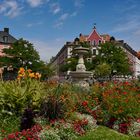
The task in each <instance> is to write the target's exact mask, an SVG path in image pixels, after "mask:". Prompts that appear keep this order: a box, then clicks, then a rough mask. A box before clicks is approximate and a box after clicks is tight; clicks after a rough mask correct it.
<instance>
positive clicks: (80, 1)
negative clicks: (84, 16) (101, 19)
mask: <svg viewBox="0 0 140 140" xmlns="http://www.w3.org/2000/svg"><path fill="white" fill-rule="evenodd" d="M74 6H75V7H77V8H81V7H83V6H84V0H74Z"/></svg>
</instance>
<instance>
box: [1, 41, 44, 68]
mask: <svg viewBox="0 0 140 140" xmlns="http://www.w3.org/2000/svg"><path fill="white" fill-rule="evenodd" d="M3 53H4V54H5V56H3V57H1V58H0V62H1V63H0V64H1V66H7V67H9V66H12V67H13V68H14V69H19V68H20V67H24V68H28V69H29V68H30V69H32V70H34V71H38V70H39V69H40V68H42V67H43V66H44V62H43V61H41V60H40V56H39V53H38V52H37V51H36V50H35V49H34V46H33V44H32V43H30V42H29V41H27V40H23V39H19V40H18V41H16V42H15V43H13V44H12V46H11V47H10V48H4V49H3Z"/></svg>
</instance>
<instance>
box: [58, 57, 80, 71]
mask: <svg viewBox="0 0 140 140" xmlns="http://www.w3.org/2000/svg"><path fill="white" fill-rule="evenodd" d="M77 62H78V58H77V57H71V58H68V59H67V60H66V64H64V65H61V67H60V71H62V72H65V71H68V70H71V71H75V70H76V65H77Z"/></svg>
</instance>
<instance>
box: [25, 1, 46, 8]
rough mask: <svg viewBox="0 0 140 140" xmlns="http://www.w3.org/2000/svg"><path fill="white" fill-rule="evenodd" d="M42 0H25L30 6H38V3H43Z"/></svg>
mask: <svg viewBox="0 0 140 140" xmlns="http://www.w3.org/2000/svg"><path fill="white" fill-rule="evenodd" d="M43 1H44V0H27V2H28V3H29V5H30V6H31V7H38V6H39V5H41V4H43Z"/></svg>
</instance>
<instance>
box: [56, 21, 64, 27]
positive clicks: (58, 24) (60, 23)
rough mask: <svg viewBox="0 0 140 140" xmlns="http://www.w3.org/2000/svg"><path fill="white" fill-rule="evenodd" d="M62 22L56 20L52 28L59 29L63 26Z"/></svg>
mask: <svg viewBox="0 0 140 140" xmlns="http://www.w3.org/2000/svg"><path fill="white" fill-rule="evenodd" d="M63 24H64V23H63V22H62V21H57V22H56V24H55V25H54V28H57V29H60V28H62V26H63Z"/></svg>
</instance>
